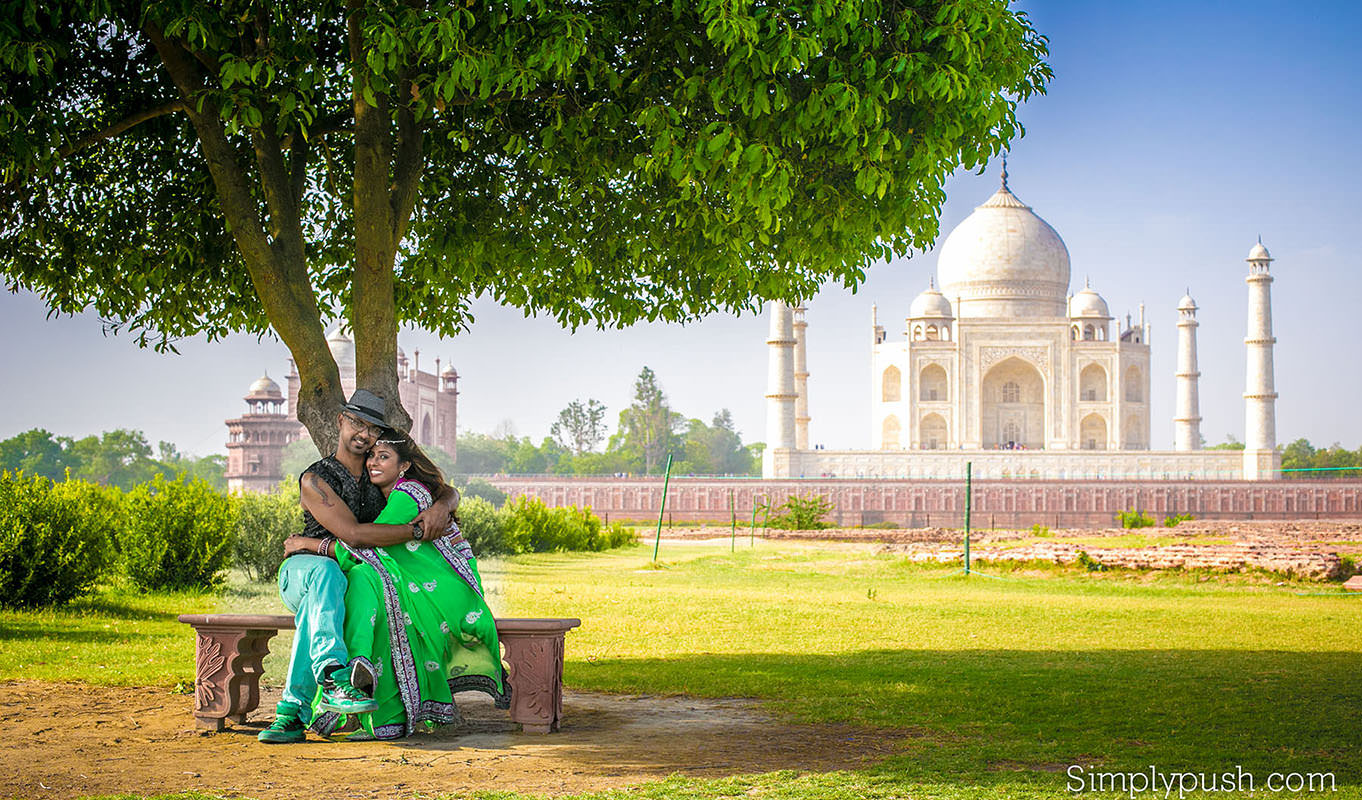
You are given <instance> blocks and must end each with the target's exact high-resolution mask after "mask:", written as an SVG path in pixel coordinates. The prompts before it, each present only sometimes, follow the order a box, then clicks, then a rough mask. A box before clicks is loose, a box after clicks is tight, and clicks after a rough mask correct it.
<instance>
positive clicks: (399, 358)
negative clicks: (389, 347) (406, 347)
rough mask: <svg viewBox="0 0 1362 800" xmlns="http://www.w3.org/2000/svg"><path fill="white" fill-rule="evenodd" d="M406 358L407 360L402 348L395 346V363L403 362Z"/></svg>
mask: <svg viewBox="0 0 1362 800" xmlns="http://www.w3.org/2000/svg"><path fill="white" fill-rule="evenodd" d="M406 360H407V354H406V353H405V352H403V350H402V348H400V347H399V348H397V363H399V364H401V363H404V362H405V361H406Z"/></svg>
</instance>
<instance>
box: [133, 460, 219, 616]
mask: <svg viewBox="0 0 1362 800" xmlns="http://www.w3.org/2000/svg"><path fill="white" fill-rule="evenodd" d="M127 509H128V517H127V526H126V528H125V529H124V531H123V532H122V534H121V535H120V536H119V537H118V544H119V549H120V551H121V560H122V564H123V569H124V571H125V572H126V573H127V575H128V577H129V578H130V579H131V580H132V582H133V585H135V586H137V587H138V588H139V589H142V590H144V591H162V590H167V589H186V590H189V589H215V588H217V587H219V586H221V584H222V581H223V579H224V576H223V571H224V570H225V569H226V568H227V566H228V565H229V563H230V561H231V556H232V540H233V528H234V526H235V523H236V513H235V509H234V508H233V505H232V501H231V499H230V498H227V497H224V496H223V495H220V494H218V493H217V492H215V491H213V489H212V487H210V486H209V485H208V484H207V483H204V482H203V481H200V480H194V481H186V480H185V479H184V477H183V476H181V477H179V478H177V479H175V480H173V481H168V480H165V479H164V478H162V477H161V476H159V475H158V476H156V478H155V479H154V480H152V481H151V482H150V483H147V484H143V485H141V486H138V487H137V488H135V489H133V490H132V491H131V492H129V493H128V495H127Z"/></svg>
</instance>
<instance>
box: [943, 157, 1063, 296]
mask: <svg viewBox="0 0 1362 800" xmlns="http://www.w3.org/2000/svg"><path fill="white" fill-rule="evenodd" d="M937 275H938V276H939V278H940V283H941V291H942V292H944V293H945V295H946V296H947V297H952V298H959V302H958V303H957V304H956V309H957V313H958V314H959V315H960V316H961V317H1063V316H1064V315H1065V310H1066V309H1065V299H1066V296H1067V295H1068V292H1069V249H1068V248H1067V247H1065V246H1064V240H1063V239H1061V238H1059V234H1058V233H1056V232H1055V229H1054V228H1052V227H1050V225H1049V223H1047V222H1046V221H1045V220H1043V219H1041V218H1040V217H1039V216H1037V215H1036V213H1035V212H1034V211H1032V210H1031V208H1030V206H1028V205H1026V204H1025V203H1023V202H1022V201H1021V200H1018V199H1017V197H1016V195H1014V194H1012V192H1011V191H1009V190H1008V188H1007V179H1006V175H1004V178H1003V185H1002V188H1000V189H999V190H998V191H997V192H996V193H995V194H994V195H993V196H992V197H990V198H989V199H988V202H986V203H984V204H983V205H981V206H979V207H978V208H976V209H975V210H974V213H973V214H970V215H969V216H968V217H967V218H966V219H965V221H964V222H961V223H960V224H959V225H957V226H956V227H955V230H953V231H951V233H950V235H949V236H947V237H946V241H945V242H944V243H943V244H942V245H941V254H940V256H939V257H938V259H937Z"/></svg>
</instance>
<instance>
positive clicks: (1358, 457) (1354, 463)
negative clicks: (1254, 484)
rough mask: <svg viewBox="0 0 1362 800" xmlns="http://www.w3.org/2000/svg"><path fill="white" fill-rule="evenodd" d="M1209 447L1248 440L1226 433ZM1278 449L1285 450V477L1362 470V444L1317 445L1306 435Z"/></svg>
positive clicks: (1236, 445) (1227, 447) (1241, 445)
mask: <svg viewBox="0 0 1362 800" xmlns="http://www.w3.org/2000/svg"><path fill="white" fill-rule="evenodd" d="M1206 449H1207V450H1243V449H1244V443H1243V442H1241V441H1239V440H1238V439H1236V438H1234V435H1233V434H1231V435H1228V436H1226V437H1225V441H1223V442H1221V443H1220V444H1215V445H1210V446H1209V447H1207V448H1206ZM1278 449H1279V450H1281V451H1282V470H1283V472H1282V477H1284V478H1333V477H1340V478H1341V477H1350V476H1352V477H1356V476H1357V475H1358V474H1359V472H1355V471H1354V470H1355V469H1358V470H1362V447H1358V448H1357V449H1356V450H1349V449H1348V448H1346V447H1344V446H1343V445H1341V444H1339V443H1338V442H1334V443H1333V444H1331V445H1329V446H1328V447H1320V448H1316V447H1315V446H1314V445H1312V444H1310V440H1309V439H1304V438H1302V439H1297V440H1296V441H1294V442H1292V443H1291V444H1288V445H1286V446H1284V447H1281V446H1279V447H1278Z"/></svg>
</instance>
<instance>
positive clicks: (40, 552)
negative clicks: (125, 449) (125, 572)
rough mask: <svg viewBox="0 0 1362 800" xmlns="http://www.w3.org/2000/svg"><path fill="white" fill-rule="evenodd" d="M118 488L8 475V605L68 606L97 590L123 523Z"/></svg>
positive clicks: (4, 589)
mask: <svg viewBox="0 0 1362 800" xmlns="http://www.w3.org/2000/svg"><path fill="white" fill-rule="evenodd" d="M120 501H121V498H120V497H119V494H118V492H117V490H111V489H105V488H103V487H100V486H96V485H93V484H90V483H86V482H83V481H66V482H64V483H58V484H53V483H52V481H50V480H48V479H47V478H45V477H42V476H37V475H35V476H32V477H28V476H25V475H23V474H20V473H11V472H9V471H5V472H3V473H0V606H6V607H11V608H41V607H45V606H54V605H63V604H65V603H68V602H70V601H72V600H73V599H75V598H77V597H80V596H82V595H85V594H88V593H89V592H90V591H92V590H93V588H94V586H95V583H96V581H98V580H99V579H100V578H101V577H102V576H103V575H104V574H105V571H106V568H107V566H108V565H109V563H110V557H111V554H112V541H113V536H114V532H115V531H116V530H117V529H118V527H119V525H120V523H121V521H122V506H121V502H120Z"/></svg>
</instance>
